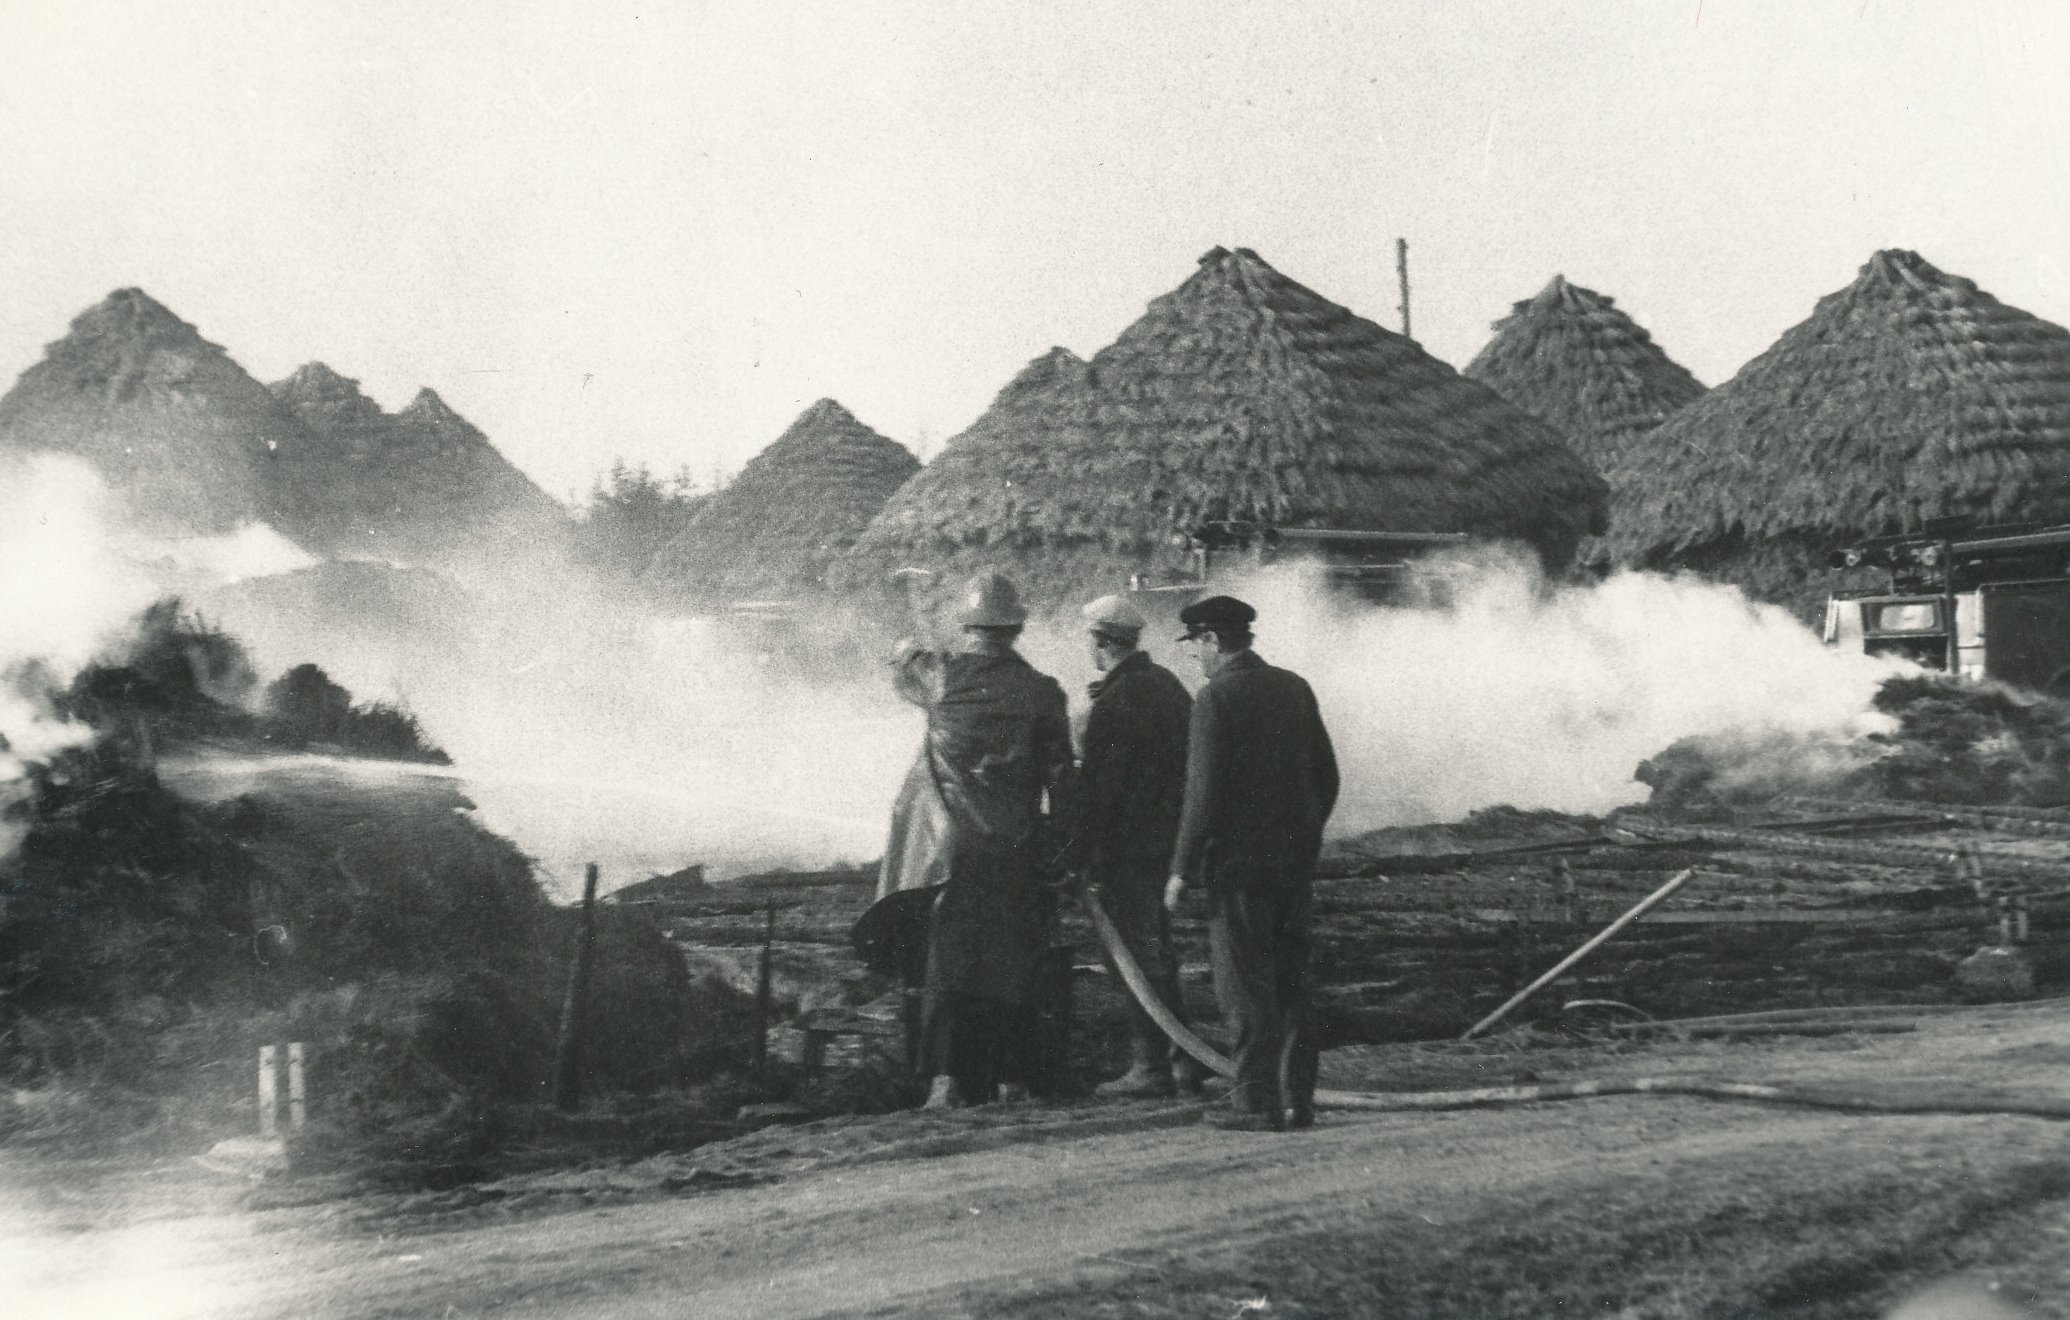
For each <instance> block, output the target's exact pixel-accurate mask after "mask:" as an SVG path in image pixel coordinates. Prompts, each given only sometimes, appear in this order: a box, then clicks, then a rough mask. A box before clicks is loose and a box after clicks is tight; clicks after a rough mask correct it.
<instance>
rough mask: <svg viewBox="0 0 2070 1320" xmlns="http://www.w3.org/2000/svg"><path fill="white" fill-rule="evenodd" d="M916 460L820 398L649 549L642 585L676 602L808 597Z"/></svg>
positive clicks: (702, 604)
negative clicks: (670, 536)
mask: <svg viewBox="0 0 2070 1320" xmlns="http://www.w3.org/2000/svg"><path fill="white" fill-rule="evenodd" d="M919 467H920V463H919V460H917V459H915V458H914V457H913V455H912V454H911V453H910V452H908V451H907V450H906V449H905V447H904V446H902V445H900V444H898V443H897V442H895V441H892V440H887V439H885V438H884V437H883V436H881V435H879V434H877V432H875V431H873V430H871V429H870V428H869V427H867V426H865V425H863V424H862V423H861V422H859V421H857V420H856V419H855V417H854V415H853V414H851V413H850V412H849V411H848V410H847V409H846V408H844V407H842V406H841V405H840V404H838V403H836V402H834V400H832V399H821V400H820V401H819V402H817V403H815V404H813V405H812V406H811V407H810V408H807V409H806V410H805V411H804V412H803V413H801V414H799V416H798V419H797V420H796V421H794V422H792V423H791V425H790V427H789V429H787V430H786V431H785V432H784V433H783V434H782V435H781V436H780V437H778V438H777V440H776V442H775V443H774V444H772V445H770V446H769V447H768V448H767V449H764V450H763V451H762V452H761V453H759V454H757V455H755V457H754V458H752V459H750V460H748V464H747V466H746V467H744V468H742V469H741V471H740V475H739V476H738V477H736V478H734V480H733V482H732V484H730V485H728V486H727V487H725V488H724V489H723V490H720V491H717V492H715V493H714V494H713V495H712V496H711V497H710V498H709V499H707V500H706V501H705V502H704V504H703V506H702V507H701V508H699V509H698V511H697V514H696V515H695V516H694V517H693V518H692V519H691V521H690V523H689V525H688V526H687V527H685V528H684V529H683V532H682V534H681V535H680V536H678V537H677V538H676V539H675V540H673V541H671V542H670V543H669V544H668V545H666V546H664V547H662V549H661V552H660V553H659V554H657V555H656V556H655V558H654V562H653V563H652V565H650V566H649V567H648V570H647V579H646V580H647V585H648V587H649V589H650V590H651V591H652V592H653V593H654V595H655V596H656V597H657V598H658V599H661V600H663V601H666V602H668V603H671V604H674V605H677V606H681V607H685V608H699V607H709V606H720V605H726V604H730V603H738V602H741V601H746V600H785V601H789V600H794V599H797V598H799V597H801V596H808V595H811V594H813V593H815V592H817V591H819V590H820V589H821V588H822V586H823V585H824V578H825V575H826V569H827V564H828V563H829V562H830V561H831V560H832V559H833V558H834V557H835V556H837V555H839V554H841V553H842V552H844V551H846V550H847V549H848V548H849V546H850V545H852V544H853V543H854V541H855V537H856V534H857V533H858V532H860V531H861V530H862V529H863V527H864V525H865V524H867V523H868V522H869V521H870V519H871V518H872V517H873V516H875V514H876V513H877V511H878V510H879V509H881V508H883V507H884V501H885V499H886V498H888V497H889V496H890V494H891V492H893V491H894V490H897V489H898V488H899V486H900V485H901V484H902V483H904V482H905V480H906V479H907V478H908V477H910V476H912V475H913V473H914V472H916V471H918V470H919Z"/></svg>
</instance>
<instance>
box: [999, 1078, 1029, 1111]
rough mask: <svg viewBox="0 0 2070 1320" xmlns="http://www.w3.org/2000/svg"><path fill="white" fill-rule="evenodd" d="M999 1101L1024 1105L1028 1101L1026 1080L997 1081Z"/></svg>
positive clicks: (1006, 1103)
mask: <svg viewBox="0 0 2070 1320" xmlns="http://www.w3.org/2000/svg"><path fill="white" fill-rule="evenodd" d="M999 1103H1000V1104H1002V1105H1024V1104H1027V1103H1028V1084H1027V1083H1026V1082H1001V1083H999Z"/></svg>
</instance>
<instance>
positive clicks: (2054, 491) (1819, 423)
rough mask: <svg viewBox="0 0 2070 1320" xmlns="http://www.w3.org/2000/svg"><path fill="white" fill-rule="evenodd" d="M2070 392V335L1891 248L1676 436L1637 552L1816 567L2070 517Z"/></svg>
mask: <svg viewBox="0 0 2070 1320" xmlns="http://www.w3.org/2000/svg"><path fill="white" fill-rule="evenodd" d="M2066 383H2070V331H2066V330H2065V329H2064V328H2063V327H2061V326H2058V325H2054V324H2052V323H2050V322H2048V321H2045V320H2043V319H2042V318H2040V317H2038V316H2035V315H2033V314H2032V313H2030V312H2025V311H2022V310H2020V309H2019V308H2017V307H2011V306H2008V305H2007V304H2005V303H2002V302H2000V301H1999V300H1998V299H1996V298H1994V297H1992V296H1991V295H1990V294H1989V293H1986V292H1984V291H1983V290H1982V289H1979V288H1978V287H1977V286H1976V284H1975V282H1973V281H1971V280H1968V279H1965V278H1963V277H1962V276H1959V275H1950V274H1948V273H1946V272H1944V271H1942V270H1940V269H1939V268H1938V267H1936V266H1934V265H1933V264H1932V263H1931V262H1929V261H1927V260H1926V259H1925V258H1924V257H1922V256H1920V255H1919V254H1918V253H1917V252H1912V251H1909V250H1906V249H1902V248H1887V249H1885V250H1883V251H1880V252H1877V253H1874V254H1873V255H1871V256H1870V258H1869V259H1868V261H1867V262H1865V263H1864V264H1863V266H1862V268H1861V271H1860V273H1859V274H1858V275H1857V276H1856V278H1855V279H1854V281H1853V282H1852V283H1850V284H1848V285H1846V286H1845V287H1843V288H1841V289H1838V290H1836V291H1835V292H1833V293H1829V294H1827V295H1826V296H1825V297H1823V298H1821V299H1819V300H1818V303H1817V305H1816V306H1815V307H1814V308H1813V309H1812V312H1811V315H1810V316H1809V317H1807V318H1806V319H1805V320H1803V321H1801V322H1799V323H1798V324H1797V325H1795V326H1792V327H1791V328H1790V329H1788V330H1786V331H1784V332H1783V334H1782V336H1781V337H1780V338H1779V339H1777V340H1776V342H1775V343H1774V344H1773V345H1771V346H1770V347H1769V348H1768V349H1767V350H1766V351H1764V352H1762V353H1761V354H1760V355H1758V356H1757V357H1755V358H1754V359H1752V360H1751V361H1749V362H1748V363H1747V364H1746V365H1745V366H1743V367H1741V368H1740V369H1739V371H1738V372H1737V373H1736V374H1735V375H1734V376H1733V378H1732V379H1731V380H1729V381H1727V382H1726V383H1725V384H1723V385H1720V386H1718V388H1717V389H1715V390H1712V391H1711V392H1710V394H1709V395H1707V396H1706V397H1705V398H1704V399H1702V400H1700V401H1699V402H1698V403H1696V404H1693V405H1692V406H1690V407H1689V408H1686V409H1684V410H1683V411H1681V412H1680V413H1678V414H1677V415H1676V416H1675V417H1674V418H1673V419H1672V420H1671V421H1670V422H1669V423H1668V424H1667V425H1666V426H1664V427H1662V429H1661V433H1660V440H1661V444H1660V447H1659V449H1660V452H1659V455H1658V464H1657V467H1656V468H1655V470H1653V471H1651V472H1649V473H1648V474H1646V477H1647V479H1646V482H1645V487H1644V490H1643V491H1641V492H1639V496H1640V497H1639V498H1638V499H1636V500H1635V501H1634V503H1633V507H1632V508H1631V509H1629V510H1628V511H1627V512H1628V513H1629V514H1630V515H1632V516H1629V517H1627V518H1626V519H1624V520H1623V522H1622V525H1621V527H1620V529H1619V532H1620V540H1621V541H1622V543H1623V545H1624V548H1625V552H1626V553H1627V554H1628V555H1630V556H1632V557H1634V558H1648V559H1652V560H1658V561H1661V562H1666V561H1667V560H1668V559H1671V558H1673V557H1675V556H1678V555H1686V554H1687V553H1689V552H1691V551H1692V550H1693V549H1694V550H1701V551H1702V552H1703V553H1705V554H1710V553H1712V550H1710V549H1706V547H1717V546H1727V545H1736V544H1738V545H1754V544H1756V543H1761V544H1767V545H1771V546H1782V545H1785V544H1786V543H1787V544H1788V545H1790V546H1798V547H1800V548H1804V554H1805V555H1806V556H1809V555H1811V552H1812V551H1813V550H1816V549H1817V548H1818V547H1820V546H1824V545H1827V544H1829V543H1830V542H1831V541H1832V540H1834V539H1835V538H1843V537H1857V536H1873V535H1877V534H1880V533H1883V532H1888V531H1898V530H1902V529H1904V528H1905V527H1908V526H1915V525H1918V524H1921V523H1924V522H1930V521H1934V520H1938V519H1974V520H1977V521H1991V522H2021V521H2053V520H2057V519H2061V518H2064V517H2070V495H2066V493H2065V492H2066V491H2070V390H2066ZM1778 553H1780V551H1778ZM1791 553H1793V554H1794V553H1796V551H1794V550H1793V551H1791ZM1819 553H1821V554H1822V553H1823V551H1822V550H1821V551H1819ZM1806 562H1810V561H1809V560H1808V559H1807V560H1806ZM1790 571H1791V572H1792V573H1793V574H1795V573H1797V568H1796V567H1792V568H1791V570H1790ZM1808 572H1809V570H1807V572H1806V574H1798V576H1799V577H1805V576H1807V574H1808ZM1777 581H1778V582H1780V581H1781V579H1780V578H1778V579H1777ZM1800 585H1801V584H1800V583H1790V584H1785V586H1787V587H1788V588H1789V589H1796V588H1797V587H1798V586H1800ZM1763 589H1764V590H1766V589H1768V588H1767V587H1766V586H1765V585H1764V586H1763ZM1784 589H1785V587H1784V586H1778V587H1776V588H1774V593H1775V594H1779V593H1781V592H1782V591H1783V590H1784Z"/></svg>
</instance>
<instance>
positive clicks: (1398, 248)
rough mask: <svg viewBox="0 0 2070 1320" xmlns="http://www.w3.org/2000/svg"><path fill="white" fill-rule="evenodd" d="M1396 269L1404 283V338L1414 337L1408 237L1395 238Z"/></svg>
mask: <svg viewBox="0 0 2070 1320" xmlns="http://www.w3.org/2000/svg"><path fill="white" fill-rule="evenodd" d="M1394 270H1395V274H1396V275H1398V276H1400V277H1401V283H1402V338H1404V339H1414V338H1415V337H1416V336H1415V335H1413V334H1410V333H1409V240H1408V239H1406V238H1397V239H1396V240H1394Z"/></svg>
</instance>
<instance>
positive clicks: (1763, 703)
mask: <svg viewBox="0 0 2070 1320" xmlns="http://www.w3.org/2000/svg"><path fill="white" fill-rule="evenodd" d="M1440 571H1441V572H1442V574H1443V576H1444V577H1445V578H1446V579H1447V580H1448V582H1449V583H1450V585H1451V592H1450V594H1451V601H1450V603H1449V604H1448V605H1446V606H1444V607H1441V608H1440V607H1433V608H1425V609H1416V610H1379V609H1372V608H1369V607H1360V606H1358V605H1355V604H1351V603H1347V602H1345V601H1342V600H1339V599H1335V598H1332V597H1330V596H1328V595H1326V594H1325V593H1324V592H1323V591H1322V590H1321V589H1320V586H1319V583H1318V581H1317V579H1316V578H1315V577H1314V576H1313V575H1310V574H1304V573H1302V572H1299V571H1291V570H1290V571H1284V572H1267V573H1263V574H1260V575H1258V576H1257V577H1256V578H1254V579H1253V580H1251V581H1249V582H1246V583H1244V584H1242V586H1240V587H1239V589H1238V592H1239V594H1244V595H1245V598H1246V599H1248V600H1250V601H1251V603H1252V604H1254V605H1256V606H1257V607H1258V610H1259V614H1260V619H1259V622H1258V625H1257V626H1258V631H1259V636H1258V650H1259V652H1260V654H1262V655H1264V656H1265V657H1266V658H1267V659H1270V660H1273V661H1275V662H1277V663H1281V664H1285V665H1287V666H1289V667H1291V668H1293V669H1296V670H1298V671H1300V672H1302V673H1303V674H1305V675H1306V676H1307V677H1308V678H1309V680H1310V682H1311V683H1313V685H1314V686H1315V688H1316V692H1317V696H1318V699H1319V700H1320V701H1321V703H1322V707H1323V714H1324V718H1325V719H1326V720H1327V721H1328V722H1329V724H1330V727H1331V730H1332V732H1333V734H1334V736H1335V740H1336V743H1337V747H1338V754H1339V757H1340V759H1341V760H1342V762H1343V766H1344V771H1345V796H1344V801H1343V803H1342V805H1340V807H1339V808H1338V812H1337V816H1336V819H1335V821H1334V822H1333V826H1334V828H1335V829H1336V830H1338V831H1340V832H1353V831H1358V830H1366V829H1374V828H1378V827H1380V826H1385V825H1397V824H1415V823H1421V822H1426V821H1435V820H1452V819H1457V818H1459V817H1461V816H1463V815H1465V814H1466V813H1467V812H1469V811H1472V810H1474V809H1476V808H1480V807H1487V806H1495V805H1498V804H1506V805H1510V806H1515V807H1521V808H1549V809H1553V810H1560V811H1573V812H1587V813H1599V812H1603V811H1606V810H1609V809H1611V808H1614V807H1618V806H1622V805H1626V804H1629V803H1633V802H1638V801H1642V800H1644V798H1645V796H1646V793H1647V790H1646V788H1645V787H1644V786H1643V785H1641V784H1639V783H1637V782H1636V781H1634V780H1633V778H1632V771H1633V770H1634V769H1635V768H1636V767H1637V765H1638V764H1639V762H1640V761H1642V760H1644V759H1645V758H1647V757H1648V756H1651V755H1653V754H1655V753H1657V752H1659V751H1660V750H1662V749H1663V748H1665V747H1667V746H1668V745H1669V744H1671V743H1673V742H1675V741H1676V740H1677V739H1680V738H1685V737H1691V736H1694V735H1699V734H1717V733H1726V732H1741V733H1745V734H1749V735H1764V736H1765V735H1768V734H1771V733H1772V734H1777V735H1792V736H1801V737H1817V738H1820V739H1821V740H1822V741H1823V742H1827V743H1828V744H1829V743H1830V740H1833V739H1837V740H1839V741H1840V742H1841V743H1842V744H1846V743H1848V742H1850V741H1851V740H1853V739H1855V738H1858V737H1860V736H1861V735H1864V734H1867V733H1869V732H1873V731H1877V730H1880V729H1883V728H1885V727H1887V724H1888V721H1887V720H1885V719H1884V718H1883V717H1881V716H1878V715H1876V714H1874V713H1873V712H1872V711H1871V709H1870V701H1871V699H1872V698H1873V696H1874V695H1875V691H1876V687H1877V685H1878V684H1879V683H1880V682H1882V680H1883V679H1884V678H1886V677H1888V676H1889V675H1890V674H1891V673H1893V672H1895V670H1896V667H1895V666H1894V665H1892V664H1891V663H1889V662H1885V661H1879V660H1872V659H1870V658H1869V657H1866V656H1863V655H1860V654H1851V655H1850V654H1845V653H1842V652H1839V651H1836V650H1832V649H1829V648H1827V647H1826V646H1825V645H1824V644H1823V643H1822V642H1821V641H1820V640H1819V639H1818V638H1817V637H1816V636H1815V635H1814V634H1813V633H1812V632H1811V631H1810V630H1809V629H1808V628H1806V627H1805V626H1804V625H1803V624H1801V623H1799V622H1798V621H1797V620H1796V619H1795V618H1793V617H1792V616H1791V615H1790V614H1789V613H1788V612H1787V611H1784V610H1782V609H1779V608H1776V607H1774V606H1769V605H1758V604H1752V603H1749V602H1748V601H1747V600H1746V598H1745V597H1744V596H1743V595H1741V594H1740V592H1739V591H1738V590H1737V589H1736V588H1732V587H1724V586H1719V585H1716V584H1714V583H1708V582H1703V581H1700V580H1698V579H1695V578H1691V577H1667V576H1662V575H1660V574H1654V573H1635V572H1621V573H1618V574H1615V575H1614V576H1612V577H1610V578H1608V579H1606V580H1605V581H1603V582H1601V583H1597V584H1593V585H1588V586H1567V587H1557V588H1553V589H1550V590H1548V589H1547V588H1546V587H1545V585H1544V583H1543V582H1542V581H1541V580H1540V578H1539V575H1538V574H1537V572H1536V571H1535V569H1533V568H1532V567H1529V566H1527V565H1526V564H1525V563H1524V562H1523V561H1521V560H1519V559H1516V558H1514V557H1510V556H1506V555H1501V554H1484V555H1477V556H1473V557H1466V558H1458V559H1453V560H1450V561H1448V562H1446V563H1444V564H1442V565H1441V567H1440ZM1187 677H1188V678H1189V679H1190V678H1191V675H1187Z"/></svg>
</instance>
